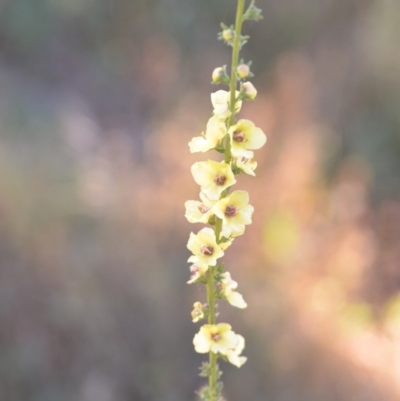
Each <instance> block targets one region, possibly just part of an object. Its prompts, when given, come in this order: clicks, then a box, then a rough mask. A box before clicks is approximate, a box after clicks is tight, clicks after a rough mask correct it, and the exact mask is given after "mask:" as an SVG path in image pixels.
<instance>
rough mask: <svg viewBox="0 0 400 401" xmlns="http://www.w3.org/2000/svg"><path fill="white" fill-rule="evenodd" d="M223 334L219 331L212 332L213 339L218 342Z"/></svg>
mask: <svg viewBox="0 0 400 401" xmlns="http://www.w3.org/2000/svg"><path fill="white" fill-rule="evenodd" d="M221 338H222V336H221V334H219V333H212V334H211V340H213V341H214V342H215V343H217V342H218V341H219V340H221Z"/></svg>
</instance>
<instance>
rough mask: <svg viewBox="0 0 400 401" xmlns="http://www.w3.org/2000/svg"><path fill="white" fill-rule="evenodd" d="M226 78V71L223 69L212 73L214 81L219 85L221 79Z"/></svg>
mask: <svg viewBox="0 0 400 401" xmlns="http://www.w3.org/2000/svg"><path fill="white" fill-rule="evenodd" d="M223 76H224V69H223V68H222V67H218V68H216V69H215V70H214V71H213V73H212V81H213V82H214V83H215V84H217V83H219V82H221V78H222V77H223Z"/></svg>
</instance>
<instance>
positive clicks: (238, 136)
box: [232, 131, 244, 142]
mask: <svg viewBox="0 0 400 401" xmlns="http://www.w3.org/2000/svg"><path fill="white" fill-rule="evenodd" d="M232 137H233V140H234V141H236V142H243V141H244V134H243V132H242V131H235V132H234V133H233V135H232Z"/></svg>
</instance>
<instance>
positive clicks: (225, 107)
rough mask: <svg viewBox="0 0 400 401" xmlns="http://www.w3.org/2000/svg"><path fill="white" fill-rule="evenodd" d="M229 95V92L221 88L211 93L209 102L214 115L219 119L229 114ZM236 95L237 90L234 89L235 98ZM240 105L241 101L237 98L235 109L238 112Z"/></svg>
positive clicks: (237, 94)
mask: <svg viewBox="0 0 400 401" xmlns="http://www.w3.org/2000/svg"><path fill="white" fill-rule="evenodd" d="M230 96H231V95H230V92H227V91H224V90H222V89H221V90H219V91H216V92H214V93H211V103H212V105H213V107H214V116H215V117H216V118H218V119H219V120H226V119H227V118H228V117H229V116H230V115H231V111H230V110H229V102H230ZM238 97H239V91H236V98H238ZM241 107H242V101H241V100H237V101H236V102H235V111H236V112H239V111H240V109H241Z"/></svg>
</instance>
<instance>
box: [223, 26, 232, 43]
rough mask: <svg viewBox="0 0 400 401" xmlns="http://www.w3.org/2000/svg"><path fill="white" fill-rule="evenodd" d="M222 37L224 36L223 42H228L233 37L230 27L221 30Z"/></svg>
mask: <svg viewBox="0 0 400 401" xmlns="http://www.w3.org/2000/svg"><path fill="white" fill-rule="evenodd" d="M222 37H223V38H224V40H225V42H229V41H230V40H231V39H232V38H233V31H232V29H224V30H223V31H222Z"/></svg>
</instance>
